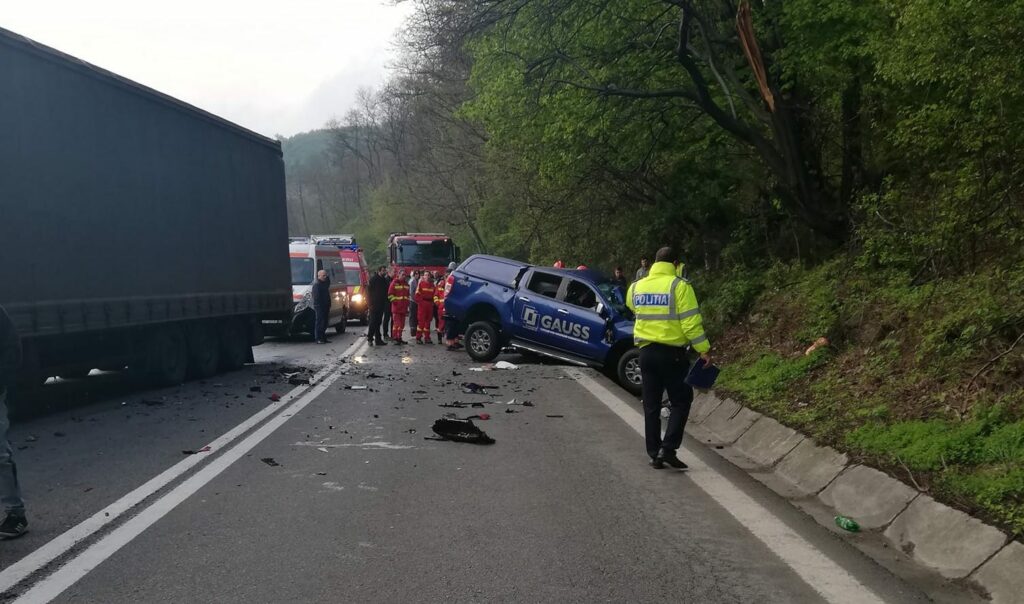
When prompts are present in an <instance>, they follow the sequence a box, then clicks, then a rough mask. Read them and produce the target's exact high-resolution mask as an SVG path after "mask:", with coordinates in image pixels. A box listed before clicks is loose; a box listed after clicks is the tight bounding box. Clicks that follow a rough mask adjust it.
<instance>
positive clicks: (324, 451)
mask: <svg viewBox="0 0 1024 604" xmlns="http://www.w3.org/2000/svg"><path fill="white" fill-rule="evenodd" d="M316 450H317V451H320V452H321V453H330V451H328V450H327V448H326V447H317V448H316Z"/></svg>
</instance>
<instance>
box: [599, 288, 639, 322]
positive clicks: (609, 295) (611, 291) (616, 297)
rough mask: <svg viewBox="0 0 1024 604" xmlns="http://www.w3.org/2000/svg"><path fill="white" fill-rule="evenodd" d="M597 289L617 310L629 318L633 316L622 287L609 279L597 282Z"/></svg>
mask: <svg viewBox="0 0 1024 604" xmlns="http://www.w3.org/2000/svg"><path fill="white" fill-rule="evenodd" d="M597 289H598V291H600V292H601V296H602V297H603V298H604V299H605V301H606V302H608V304H609V305H611V307H612V308H614V309H615V312H617V313H619V314H620V315H623V316H624V317H626V318H628V319H632V318H633V313H632V312H630V310H629V308H628V307H627V306H626V292H625V291H624V290H623V289H622V288H621V287H619V286H618V285H616V284H614V283H611V282H609V281H604V282H601V283H598V284H597Z"/></svg>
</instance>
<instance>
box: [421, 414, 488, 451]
mask: <svg viewBox="0 0 1024 604" xmlns="http://www.w3.org/2000/svg"><path fill="white" fill-rule="evenodd" d="M432 430H433V431H434V434H437V435H438V436H440V437H441V438H442V439H445V440H451V441H455V442H462V443H471V444H476V445H490V444H494V439H493V438H491V437H490V436H487V433H486V432H484V431H483V430H481V429H480V428H478V427H477V426H476V424H474V423H473V420H468V419H467V420H460V419H451V418H447V417H445V418H441V419H439V420H437V421H435V422H434V425H433V427H432Z"/></svg>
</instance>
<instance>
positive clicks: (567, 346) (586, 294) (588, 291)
mask: <svg viewBox="0 0 1024 604" xmlns="http://www.w3.org/2000/svg"><path fill="white" fill-rule="evenodd" d="M558 298H559V300H560V301H561V302H562V305H561V307H562V308H564V309H567V310H568V311H569V321H570V322H571V325H570V327H569V335H570V336H571V337H568V338H561V348H562V349H563V350H566V351H568V352H571V353H573V354H575V355H577V356H582V357H587V358H590V359H594V360H596V361H604V359H605V357H607V356H608V350H609V349H610V348H611V344H609V343H608V342H607V340H606V339H605V331H606V330H607V326H608V325H607V322H606V321H605V318H604V317H602V316H601V315H600V314H598V312H597V305H598V304H599V303H600V304H604V305H605V306H606V307H607V306H608V301H607V300H605V299H604V298H603V297H602V296H601V294H600V293H599V292H598V291H597V290H595V289H594V288H593V287H591V285H590V284H589V283H587V282H585V281H580V280H578V279H573V278H568V279H566V283H565V284H564V287H563V288H562V290H561V291H560V292H559V295H558ZM576 326H579V329H577V327H576Z"/></svg>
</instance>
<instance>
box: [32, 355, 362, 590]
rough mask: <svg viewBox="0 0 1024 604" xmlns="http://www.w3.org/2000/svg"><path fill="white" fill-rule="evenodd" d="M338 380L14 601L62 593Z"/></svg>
mask: <svg viewBox="0 0 1024 604" xmlns="http://www.w3.org/2000/svg"><path fill="white" fill-rule="evenodd" d="M362 346H366V341H365V340H361V341H360V342H357V343H356V344H353V345H352V347H350V349H352V348H355V349H358V348H360V347H362ZM340 377H341V370H340V368H337V369H335V370H334V372H333V373H331V374H330V375H328V376H327V377H325V378H324V379H323V380H322V381H321V382H320V383H318V384H317V385H316V386H313V387H312V388H310V389H309V390H308V391H307V392H306V393H305V394H303V395H302V396H301V397H300V398H299V399H298V400H296V401H294V402H293V403H292V404H290V405H289V406H288V407H287V409H286V411H287V413H285V412H282V413H279V414H277V415H276V416H274V417H273V418H272V419H270V420H269V421H268V422H267V423H265V424H263V425H262V426H260V427H259V428H258V429H257V430H256V431H254V432H253V433H252V434H250V435H249V436H247V437H245V438H244V439H242V441H241V442H239V443H238V444H236V445H235V446H233V447H231V448H230V449H228V450H227V451H226V452H225V453H224V454H223V455H221V456H220V457H218V458H216V459H214V460H213V461H211V462H210V463H209V464H208V465H206V466H205V467H203V468H202V469H200V470H199V471H198V472H196V473H195V474H193V475H192V476H190V477H188V478H187V479H185V480H184V481H183V482H182V483H181V484H179V485H178V486H176V487H174V488H173V489H171V490H170V491H169V492H168V493H167V494H166V495H164V496H162V497H160V498H159V499H157V500H156V501H154V502H153V503H152V504H150V506H149V507H147V508H146V509H144V510H142V511H141V512H139V513H138V514H137V515H135V516H133V517H132V518H130V519H128V520H127V521H125V523H124V524H122V525H121V526H119V527H117V528H116V529H114V530H113V531H111V532H110V533H109V534H108V535H106V536H104V537H103V538H102V539H100V540H99V541H97V542H96V543H94V544H92V545H90V546H89V547H88V548H86V549H85V551H83V552H82V553H80V554H78V555H77V556H75V557H74V558H72V559H71V560H70V561H69V562H68V563H66V564H65V565H64V566H62V567H60V568H59V569H58V570H56V571H55V572H54V573H53V574H51V575H50V576H48V577H46V578H44V579H42V580H41V581H39V582H38V583H36V584H35V585H34V586H32V589H30V590H28V591H27V592H25V594H24V595H22V596H21V597H20V598H18V599H17V600H15V602H16V603H21V604H44V603H46V602H50V601H51V600H53V599H54V598H56V597H57V596H59V595H60V594H61V593H63V592H64V590H66V589H67V588H69V587H71V586H72V585H74V584H75V583H76V582H77V581H78V580H79V579H81V578H82V577H84V576H85V575H87V574H88V573H89V572H90V571H92V570H93V569H94V568H96V567H97V566H99V565H100V564H101V563H102V562H103V561H104V560H106V559H107V558H109V557H110V556H112V555H114V554H115V553H116V552H117V551H118V550H119V549H121V548H122V547H124V546H125V545H127V544H128V543H130V542H131V541H132V539H135V538H136V537H138V536H139V535H140V534H142V532H143V531H145V530H146V529H147V528H149V527H150V526H152V525H153V524H154V523H156V521H158V520H160V519H161V518H163V517H164V516H166V515H167V514H168V513H170V512H171V510H173V509H174V508H176V507H177V506H178V505H179V504H181V503H182V502H183V501H185V500H186V499H188V498H189V497H191V496H192V495H194V494H195V493H196V491H198V490H199V489H201V488H202V487H203V486H205V485H206V484H207V483H209V482H210V481H211V480H213V479H214V478H216V477H217V476H219V475H220V474H221V473H222V472H224V470H226V469H228V468H229V467H230V466H231V465H232V464H233V463H235V462H236V461H238V460H239V459H241V458H242V457H243V456H245V454H246V453H248V452H249V451H251V450H252V449H253V448H254V447H256V445H258V444H260V443H261V442H263V440H264V439H266V438H267V437H268V436H270V435H271V434H273V433H274V431H275V430H277V429H278V428H280V427H281V426H282V425H284V423H285V422H287V421H288V420H289V419H290V418H291V417H292V416H294V415H295V414H296V413H298V412H299V411H301V410H302V409H304V408H305V407H306V406H307V405H309V404H310V403H311V402H313V401H314V400H315V399H316V398H317V397H318V396H320V395H321V394H323V392H324V391H325V390H327V388H328V386H330V385H331V384H333V383H334V382H335V381H337V380H338V378H340Z"/></svg>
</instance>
